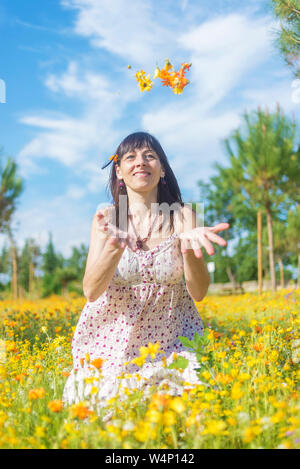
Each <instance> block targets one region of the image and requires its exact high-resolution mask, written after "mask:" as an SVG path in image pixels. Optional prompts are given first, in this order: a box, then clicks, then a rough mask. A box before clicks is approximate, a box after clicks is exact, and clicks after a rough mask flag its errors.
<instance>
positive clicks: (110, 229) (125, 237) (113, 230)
mask: <svg viewBox="0 0 300 469" xmlns="http://www.w3.org/2000/svg"><path fill="white" fill-rule="evenodd" d="M97 220H98V229H99V231H100V232H101V233H103V234H104V235H105V236H106V237H107V238H108V243H109V244H110V245H112V246H115V247H117V248H120V249H125V247H126V245H128V246H129V248H130V249H132V251H136V241H135V239H134V238H133V237H132V236H131V235H130V234H129V233H128V232H127V231H122V230H120V229H119V228H117V227H116V226H115V225H113V224H112V223H110V221H109V220H108V218H107V217H106V214H105V213H103V211H102V212H101V211H98V212H97Z"/></svg>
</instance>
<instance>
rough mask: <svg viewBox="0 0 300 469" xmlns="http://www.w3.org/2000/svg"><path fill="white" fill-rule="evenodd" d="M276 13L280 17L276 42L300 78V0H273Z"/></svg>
mask: <svg viewBox="0 0 300 469" xmlns="http://www.w3.org/2000/svg"><path fill="white" fill-rule="evenodd" d="M271 4H272V6H273V9H274V13H275V15H276V16H277V18H279V19H280V32H279V33H278V34H277V37H276V40H275V42H276V44H277V46H278V47H279V50H280V52H281V54H282V55H283V57H284V58H285V61H286V63H287V64H288V65H289V66H290V67H292V70H293V73H294V74H295V76H298V77H299V78H300V3H299V0H271Z"/></svg>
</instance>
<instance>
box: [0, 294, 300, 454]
mask: <svg viewBox="0 0 300 469" xmlns="http://www.w3.org/2000/svg"><path fill="white" fill-rule="evenodd" d="M85 302H86V299H85V298H76V297H73V296H71V297H69V299H63V298H61V297H57V296H52V297H49V298H47V299H41V300H36V301H27V300H23V301H16V302H13V301H8V300H6V301H1V302H0V306H1V309H0V311H1V322H0V338H1V342H0V447H1V448H36V449H39V448H61V449H68V448H79V449H81V448H82V449H85V448H111V449H117V448H120V449H139V448H155V449H162V448H166V449H179V448H183V449H184V448H188V449H196V448H211V449H213V448H216V449H219V448H220V449H221V448H236V449H240V448H252V449H254V448H262V449H263V448H266V449H267V448H274V449H277V448H278V449H294V448H299V447H300V402H299V378H300V369H299V363H300V357H299V354H300V333H299V324H300V319H299V309H300V307H299V305H300V290H293V291H292V292H288V291H286V290H281V291H280V292H276V293H269V292H266V293H263V294H262V295H261V296H258V295H257V294H250V293H247V294H244V295H237V296H223V297H222V296H207V297H206V298H205V299H204V300H203V301H201V302H200V303H196V305H197V308H198V310H199V313H200V315H201V317H202V320H203V323H204V326H205V333H204V336H203V337H204V338H202V339H203V340H202V339H201V340H202V342H201V340H200V341H199V340H198V342H197V341H195V342H193V344H190V345H191V348H192V346H193V345H194V346H195V348H197V347H198V349H197V358H198V361H199V362H200V366H199V371H198V373H199V378H200V380H201V382H202V384H199V385H197V386H194V387H190V388H187V389H184V392H183V394H182V395H181V396H172V395H171V394H168V388H167V386H166V387H165V389H164V391H163V392H161V391H160V392H157V390H156V389H155V388H154V387H153V388H151V392H150V393H148V394H147V396H146V397H145V395H144V396H143V391H141V390H134V389H133V390H129V389H128V390H126V389H125V393H126V394H127V398H126V399H119V398H118V396H116V397H115V398H113V399H111V400H110V401H109V404H108V407H109V408H111V409H112V410H113V414H112V417H111V418H110V419H109V420H107V421H105V422H104V421H103V420H102V418H101V414H97V413H96V412H95V411H94V409H93V406H92V405H91V402H90V401H89V400H87V401H84V402H80V403H78V404H75V405H71V406H65V405H64V404H63V403H62V401H61V397H62V392H63V388H64V384H65V382H66V379H67V376H68V374H69V372H70V371H71V369H72V356H71V340H72V335H73V333H74V330H75V326H76V324H77V321H78V318H79V315H80V312H81V310H82V308H83V306H84V304H85ZM198 339H199V337H198ZM196 342H197V344H196ZM196 345H197V347H196ZM158 348H159V344H148V346H145V347H143V348H142V350H141V358H142V357H143V356H145V355H147V353H148V354H151V356H155V353H156V351H157V350H158ZM86 360H88V357H86ZM137 361H138V360H137ZM142 364H143V360H142V359H141V366H142ZM95 366H97V367H98V368H101V360H98V362H97V363H95ZM174 366H175V367H177V368H178V369H179V370H180V367H182V368H184V366H185V364H184V363H183V362H180V360H178V358H176V357H175V356H174ZM100 381H101V380H100ZM98 384H99V385H101V383H98ZM94 392H95V389H94V387H93V386H92V387H91V394H93V393H94Z"/></svg>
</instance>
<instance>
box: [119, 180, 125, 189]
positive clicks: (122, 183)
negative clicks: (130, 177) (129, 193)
mask: <svg viewBox="0 0 300 469" xmlns="http://www.w3.org/2000/svg"><path fill="white" fill-rule="evenodd" d="M119 186H120V189H122V187H124V182H123V181H120V184H119Z"/></svg>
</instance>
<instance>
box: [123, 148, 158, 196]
mask: <svg viewBox="0 0 300 469" xmlns="http://www.w3.org/2000/svg"><path fill="white" fill-rule="evenodd" d="M116 174H117V177H118V179H120V180H121V179H123V181H124V183H125V184H126V186H127V187H130V188H131V189H132V190H134V191H138V192H141V191H142V192H143V191H149V190H151V189H153V188H154V187H156V186H157V185H158V183H159V180H160V178H161V177H163V176H164V175H165V172H164V170H163V167H162V165H161V163H160V160H159V156H158V155H157V154H156V153H155V151H153V150H152V149H149V148H148V147H142V148H136V149H135V150H133V151H130V152H128V153H125V154H124V155H123V156H122V158H121V162H120V166H118V165H116Z"/></svg>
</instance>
